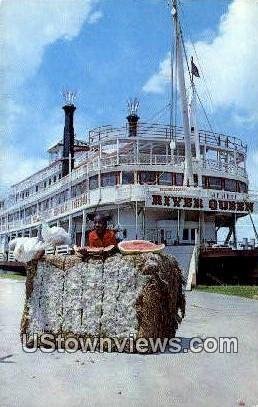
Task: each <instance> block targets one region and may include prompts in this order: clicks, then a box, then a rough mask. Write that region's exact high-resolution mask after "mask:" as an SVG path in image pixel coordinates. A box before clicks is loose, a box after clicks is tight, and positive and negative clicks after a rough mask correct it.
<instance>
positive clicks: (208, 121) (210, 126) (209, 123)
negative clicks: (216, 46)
mask: <svg viewBox="0 0 258 407" xmlns="http://www.w3.org/2000/svg"><path fill="white" fill-rule="evenodd" d="M180 35H181V38H182V44H183V50H184V55H185V59H186V65H187V70H188V73H189V76H190V81H191V73H190V67H189V64H188V58H187V53H186V48H185V43H184V39H183V32H182V26H181V24H180ZM195 89H196V87H195ZM196 94H197V98H198V100H199V103H200V105H201V107H202V109H203V112H204V115H205V118H206V120H207V123H208V126H209V128H210V131H211V132H212V133H213V135H214V136H215V133H214V130H213V128H212V125H211V122H210V119H209V117H208V115H207V112H206V110H205V108H204V105H203V103H202V101H201V99H200V96H199V94H198V93H197V90H196Z"/></svg>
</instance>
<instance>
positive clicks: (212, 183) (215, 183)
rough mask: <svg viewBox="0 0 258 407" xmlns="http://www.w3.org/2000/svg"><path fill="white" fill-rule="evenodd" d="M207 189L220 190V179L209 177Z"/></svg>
mask: <svg viewBox="0 0 258 407" xmlns="http://www.w3.org/2000/svg"><path fill="white" fill-rule="evenodd" d="M209 188H211V189H221V178H217V177H209Z"/></svg>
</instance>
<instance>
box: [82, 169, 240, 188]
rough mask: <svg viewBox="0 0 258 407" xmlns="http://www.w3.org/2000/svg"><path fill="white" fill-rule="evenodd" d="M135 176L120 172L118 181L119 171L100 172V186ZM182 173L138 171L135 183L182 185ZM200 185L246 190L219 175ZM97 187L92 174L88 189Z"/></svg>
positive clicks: (130, 179) (203, 179)
mask: <svg viewBox="0 0 258 407" xmlns="http://www.w3.org/2000/svg"><path fill="white" fill-rule="evenodd" d="M134 180H135V176H134V173H133V172H122V177H121V181H120V173H119V172H110V173H107V174H101V177H100V186H101V187H107V186H114V185H119V184H120V182H121V183H122V184H123V185H127V184H134V182H135V181H134ZM183 180H184V177H183V174H181V173H170V172H163V173H158V172H154V171H140V172H138V173H137V183H139V184H141V185H143V184H148V185H167V186H173V185H174V186H182V185H183ZM197 182H198V179H197V174H194V183H195V186H197ZM202 186H203V188H206V189H216V190H224V191H230V192H247V185H246V184H245V183H244V182H241V181H236V180H233V179H227V178H219V177H208V176H203V177H202ZM98 187H99V176H98V175H94V176H93V177H90V179H89V188H90V190H93V189H97V188H98Z"/></svg>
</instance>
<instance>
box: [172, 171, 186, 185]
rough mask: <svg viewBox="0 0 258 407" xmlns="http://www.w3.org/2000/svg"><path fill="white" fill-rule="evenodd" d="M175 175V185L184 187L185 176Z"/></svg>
mask: <svg viewBox="0 0 258 407" xmlns="http://www.w3.org/2000/svg"><path fill="white" fill-rule="evenodd" d="M174 175H175V185H177V186H182V185H183V179H184V177H183V174H174Z"/></svg>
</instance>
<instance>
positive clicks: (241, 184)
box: [237, 181, 247, 192]
mask: <svg viewBox="0 0 258 407" xmlns="http://www.w3.org/2000/svg"><path fill="white" fill-rule="evenodd" d="M237 190H238V192H247V186H246V184H245V183H244V182H240V181H239V182H238V184H237Z"/></svg>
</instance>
